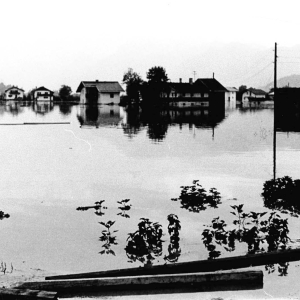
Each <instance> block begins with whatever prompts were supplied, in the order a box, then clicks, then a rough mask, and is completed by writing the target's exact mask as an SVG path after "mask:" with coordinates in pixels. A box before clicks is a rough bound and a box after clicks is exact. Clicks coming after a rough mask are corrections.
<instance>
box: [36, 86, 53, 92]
mask: <svg viewBox="0 0 300 300" xmlns="http://www.w3.org/2000/svg"><path fill="white" fill-rule="evenodd" d="M34 91H35V92H36V91H47V92H50V93H54V92H53V91H51V90H49V89H47V88H45V87H44V86H41V87H39V88H37V89H35V90H34Z"/></svg>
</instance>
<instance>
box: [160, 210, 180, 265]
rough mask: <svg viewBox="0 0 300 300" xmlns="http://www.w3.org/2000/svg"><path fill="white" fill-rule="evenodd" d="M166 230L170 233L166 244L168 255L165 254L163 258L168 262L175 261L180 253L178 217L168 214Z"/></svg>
mask: <svg viewBox="0 0 300 300" xmlns="http://www.w3.org/2000/svg"><path fill="white" fill-rule="evenodd" d="M168 221H169V225H168V232H169V235H170V243H169V246H168V252H169V254H168V255H165V257H164V260H166V261H168V262H173V263H174V262H177V261H178V258H179V256H180V255H181V248H180V245H179V240H180V238H179V231H180V230H181V225H180V221H179V219H178V217H177V216H176V215H174V214H170V215H168Z"/></svg>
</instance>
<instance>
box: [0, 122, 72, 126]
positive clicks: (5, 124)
mask: <svg viewBox="0 0 300 300" xmlns="http://www.w3.org/2000/svg"><path fill="white" fill-rule="evenodd" d="M63 124H71V122H24V123H0V125H1V126H12V125H63Z"/></svg>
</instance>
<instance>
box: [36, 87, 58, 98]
mask: <svg viewBox="0 0 300 300" xmlns="http://www.w3.org/2000/svg"><path fill="white" fill-rule="evenodd" d="M53 94H54V92H52V91H50V90H48V89H47V88H45V87H44V86H41V87H39V88H37V89H35V90H34V92H33V100H36V101H52V100H53Z"/></svg>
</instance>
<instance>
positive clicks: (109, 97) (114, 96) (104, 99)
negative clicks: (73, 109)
mask: <svg viewBox="0 0 300 300" xmlns="http://www.w3.org/2000/svg"><path fill="white" fill-rule="evenodd" d="M76 92H77V93H80V104H119V103H120V93H121V92H124V90H123V88H122V87H121V85H120V84H119V82H117V81H98V80H96V81H81V82H80V84H79V86H78V88H77V90H76Z"/></svg>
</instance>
